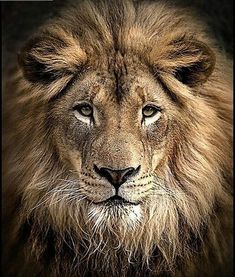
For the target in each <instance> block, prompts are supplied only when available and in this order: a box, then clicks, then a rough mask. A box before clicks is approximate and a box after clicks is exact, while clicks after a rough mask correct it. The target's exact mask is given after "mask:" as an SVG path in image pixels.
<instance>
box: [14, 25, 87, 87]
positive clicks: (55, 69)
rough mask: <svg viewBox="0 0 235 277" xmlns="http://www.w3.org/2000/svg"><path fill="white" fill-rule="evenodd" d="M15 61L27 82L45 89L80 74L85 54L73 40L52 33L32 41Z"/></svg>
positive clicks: (43, 34) (48, 32)
mask: <svg viewBox="0 0 235 277" xmlns="http://www.w3.org/2000/svg"><path fill="white" fill-rule="evenodd" d="M18 61H19V65H20V66H21V68H22V70H23V74H24V76H25V78H26V79H27V80H28V81H30V82H33V83H35V82H36V83H40V84H44V85H45V84H48V83H50V82H53V81H56V80H57V79H59V78H62V77H66V76H67V77H68V76H70V75H71V76H72V75H73V74H75V73H76V72H77V71H79V70H81V67H82V65H84V63H85V62H86V53H85V52H84V51H83V50H82V49H81V48H80V45H79V42H78V40H76V39H75V38H74V37H72V36H71V35H69V34H67V33H66V32H65V31H63V30H59V29H53V30H50V31H48V30H47V31H44V32H42V33H40V34H39V35H37V36H35V37H34V38H32V39H31V40H30V41H29V42H28V43H27V44H26V45H25V47H24V48H23V49H22V50H21V52H20V53H19V54H18Z"/></svg>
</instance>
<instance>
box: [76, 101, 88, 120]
mask: <svg viewBox="0 0 235 277" xmlns="http://www.w3.org/2000/svg"><path fill="white" fill-rule="evenodd" d="M84 107H89V108H90V109H91V114H90V115H86V114H84V113H83V112H82V108H84ZM73 111H77V112H79V113H80V114H81V115H82V116H84V117H93V107H92V105H91V104H89V103H86V102H85V103H78V104H76V105H75V106H74V107H73Z"/></svg>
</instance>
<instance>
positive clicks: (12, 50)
mask: <svg viewBox="0 0 235 277" xmlns="http://www.w3.org/2000/svg"><path fill="white" fill-rule="evenodd" d="M110 1H114V0H110ZM66 2H67V1H65V0H54V1H8V2H7V1H6V2H1V5H2V58H3V64H2V65H3V72H5V69H6V68H8V67H9V65H11V64H12V60H15V59H16V53H17V51H18V49H19V48H20V47H21V46H22V44H23V43H24V42H25V40H26V39H27V38H28V36H29V35H30V34H31V33H33V32H34V30H36V29H37V27H38V26H40V24H42V23H43V22H44V21H45V20H46V19H48V18H51V17H53V15H54V14H55V13H56V12H55V11H56V10H57V9H58V8H60V7H61V6H63V4H65V3H66ZM174 3H176V5H180V6H185V7H189V8H191V9H192V10H194V11H195V14H196V15H197V17H198V18H199V19H201V20H203V21H205V22H207V23H208V25H209V28H210V30H211V33H212V34H213V36H214V37H215V38H216V39H217V41H218V45H219V46H220V47H221V49H222V51H225V52H226V53H227V54H228V55H229V56H232V55H233V0H175V1H174Z"/></svg>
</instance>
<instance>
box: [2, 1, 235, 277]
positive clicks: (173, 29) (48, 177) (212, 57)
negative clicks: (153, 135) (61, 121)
mask: <svg viewBox="0 0 235 277" xmlns="http://www.w3.org/2000/svg"><path fill="white" fill-rule="evenodd" d="M117 51H119V52H120V53H122V55H124V54H125V53H128V54H129V55H132V57H133V60H134V59H139V60H140V61H141V62H142V63H143V64H145V65H146V66H147V67H148V68H149V70H150V72H151V74H152V75H153V76H154V78H156V80H157V81H158V82H160V83H161V85H162V86H163V87H164V89H165V91H166V93H167V94H168V95H169V97H170V98H171V99H172V101H174V102H175V103H176V104H177V106H178V107H179V109H180V111H181V113H180V114H181V116H180V118H178V119H177V120H176V121H175V122H174V133H172V137H171V140H172V143H171V148H170V149H169V152H168V156H167V161H166V164H165V166H164V167H163V168H162V171H161V175H160V176H161V178H160V179H159V180H157V181H156V182H157V183H158V184H159V188H158V191H157V193H158V194H159V195H158V196H157V198H155V200H154V201H152V202H151V201H150V202H149V203H148V206H146V207H145V209H144V211H143V215H144V216H143V220H142V223H141V224H140V225H138V226H137V227H136V228H133V229H128V228H127V226H126V227H125V225H119V224H118V222H116V223H114V222H113V221H111V220H110V218H107V222H106V224H105V225H104V224H103V225H102V221H100V224H97V226H94V225H93V224H92V221H91V219H92V217H93V216H98V219H99V215H94V214H90V215H89V216H88V219H87V218H85V216H84V214H85V210H86V208H87V207H86V205H88V203H86V202H83V201H82V198H81V197H80V199H79V189H77V187H78V185H79V181H78V180H76V178H75V177H74V175H73V172H72V171H71V170H70V168H69V167H68V164H67V163H66V161H64V160H63V157H62V156H61V155H60V154H59V153H58V150H57V148H56V145H55V143H54V139H53V136H52V133H53V131H52V129H53V124H50V121H48V118H49V117H50V110H51V107H52V105H53V99H56V98H57V97H58V95H61V94H63V93H64V91H65V90H66V88H67V87H68V86H69V85H70V84H71V82H72V80H73V78H74V76H77V75H79V74H82V72H85V71H86V69H87V68H91V67H94V66H100V65H102V63H103V62H104V61H106V60H109V59H112V57H113V53H116V52H117ZM115 62H116V64H115V66H116V67H117V68H118V67H119V66H120V63H119V60H118V58H116V60H115ZM19 65H20V66H19V67H18V68H17V70H16V74H15V75H14V77H13V78H12V80H11V82H9V81H8V82H6V85H5V96H4V97H5V98H4V101H5V103H6V104H5V105H6V106H5V114H4V116H5V119H4V133H5V135H4V167H3V172H4V173H6V174H5V177H4V179H3V184H4V190H3V192H4V201H5V202H4V207H3V208H4V225H5V233H4V243H3V246H4V245H5V246H6V247H5V248H6V250H5V252H4V253H5V254H4V258H5V259H6V261H4V265H5V267H6V269H4V270H5V272H8V274H10V273H14V274H15V275H16V276H19V275H17V274H19V273H22V274H23V275H24V276H34V275H33V274H35V276H36V274H41V275H43V276H158V274H166V275H167V276H168V274H169V276H170V275H173V276H184V274H185V276H199V275H201V276H207V275H203V274H206V273H208V272H210V273H211V274H212V275H211V276H217V275H215V274H219V273H220V272H222V271H225V270H228V271H229V270H230V267H229V263H230V259H229V258H228V257H229V256H230V255H231V253H230V252H229V251H230V245H231V242H230V239H231V228H232V227H231V222H232V221H231V214H232V212H231V211H232V210H231V204H232V200H231V184H232V154H231V152H232V100H231V97H232V95H231V94H232V93H231V92H232V80H231V79H232V78H231V75H232V74H231V72H232V71H231V64H230V61H228V60H227V59H226V57H225V56H224V55H223V54H222V53H221V52H220V51H219V49H218V47H217V46H216V44H215V42H214V41H213V39H211V38H210V37H209V35H208V33H207V31H206V30H205V28H204V26H203V25H202V24H200V23H198V22H197V21H196V20H195V19H193V18H191V16H190V15H189V13H188V12H187V11H185V10H183V9H179V8H174V7H173V6H171V5H169V4H164V2H159V3H152V2H140V3H138V2H135V1H129V0H128V1H121V0H116V1H114V2H112V1H81V3H79V4H77V3H75V4H74V6H73V7H71V8H69V9H68V10H63V11H62V13H61V16H59V17H58V18H56V19H53V20H51V21H50V22H48V23H47V24H46V25H45V26H43V27H42V28H40V29H39V31H38V33H37V34H35V35H34V36H33V38H31V39H30V41H29V42H28V43H27V44H26V46H25V47H24V48H23V49H22V51H21V52H20V54H19ZM163 183H164V187H163V186H160V185H161V184H163ZM76 190H77V197H78V199H79V200H77V201H74V198H73V193H74V191H75V192H76ZM100 214H102V211H100ZM100 220H101V219H100ZM24 253H26V256H30V258H29V257H28V259H27V258H26V257H25V254H24ZM13 254H14V258H13V257H12V255H13ZM220 270H222V271H220ZM9 272H10V273H9ZM27 274H28V275H27ZM213 274H214V275H213ZM7 276H8V275H7ZM9 276H10V275H9ZM208 276H209V275H208ZM218 276H219V275H218ZM227 276H228V275H227Z"/></svg>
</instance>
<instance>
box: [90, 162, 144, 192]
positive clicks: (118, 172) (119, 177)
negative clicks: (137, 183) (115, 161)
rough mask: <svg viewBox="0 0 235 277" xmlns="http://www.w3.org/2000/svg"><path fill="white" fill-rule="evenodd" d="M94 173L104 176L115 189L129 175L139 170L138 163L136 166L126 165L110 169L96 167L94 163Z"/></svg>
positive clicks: (131, 175)
mask: <svg viewBox="0 0 235 277" xmlns="http://www.w3.org/2000/svg"><path fill="white" fill-rule="evenodd" d="M94 169H95V171H96V173H98V174H99V175H100V176H101V177H104V178H106V179H107V180H108V181H109V182H110V183H111V184H112V185H113V186H114V187H115V188H116V189H118V188H119V187H120V186H121V185H122V184H123V183H125V182H126V181H127V180H128V179H129V178H130V177H133V176H134V175H136V174H137V173H138V172H139V171H140V165H139V166H138V167H137V168H134V167H128V168H124V169H111V168H107V167H100V168H98V167H97V166H96V165H94Z"/></svg>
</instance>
